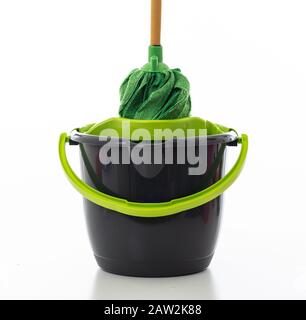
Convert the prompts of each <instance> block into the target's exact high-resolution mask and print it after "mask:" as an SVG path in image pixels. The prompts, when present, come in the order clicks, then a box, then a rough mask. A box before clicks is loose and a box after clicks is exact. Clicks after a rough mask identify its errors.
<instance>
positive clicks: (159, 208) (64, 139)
mask: <svg viewBox="0 0 306 320" xmlns="http://www.w3.org/2000/svg"><path fill="white" fill-rule="evenodd" d="M68 142H69V137H68V135H67V134H66V133H62V134H61V136H60V139H59V157H60V161H61V164H62V167H63V169H64V171H65V173H66V175H67V178H68V180H69V181H70V183H71V184H72V185H73V186H74V188H75V189H76V190H77V191H79V193H80V194H81V195H82V196H83V197H84V198H86V199H87V200H89V201H91V202H93V203H95V204H97V205H99V206H102V207H104V208H107V209H110V210H113V211H117V212H120V213H123V214H125V215H128V216H134V217H142V218H159V217H166V216H170V215H174V214H177V213H180V212H183V211H187V210H190V209H193V208H196V207H199V206H201V205H203V204H205V203H208V202H209V201H211V200H213V199H215V198H217V197H219V196H220V195H221V194H223V193H224V192H225V191H226V190H227V189H228V188H229V187H230V186H231V185H232V184H233V183H234V182H235V181H236V179H237V178H238V176H239V175H240V173H241V171H242V169H243V166H244V163H245V160H246V157H247V153H248V136H247V135H246V134H242V135H241V138H239V139H238V142H239V143H240V144H241V151H240V155H239V157H238V159H237V161H236V163H235V164H234V166H233V168H232V169H231V170H230V171H229V172H228V173H227V174H226V175H225V176H224V177H223V178H222V179H220V180H219V181H218V182H216V183H215V184H213V185H212V186H210V187H209V188H207V189H205V190H202V191H200V192H198V193H195V194H192V195H190V196H187V197H183V198H179V199H175V200H172V201H169V202H162V203H140V202H129V201H127V200H125V199H121V198H116V197H113V196H110V195H107V194H105V193H102V192H100V191H97V190H96V189H94V188H92V187H90V186H89V185H87V184H86V183H84V182H83V181H82V180H81V179H80V178H79V177H78V176H77V175H76V174H75V173H74V171H73V170H72V168H71V167H70V165H69V163H68V160H67V155H66V143H68Z"/></svg>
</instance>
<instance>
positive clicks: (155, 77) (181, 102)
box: [119, 68, 191, 120]
mask: <svg viewBox="0 0 306 320" xmlns="http://www.w3.org/2000/svg"><path fill="white" fill-rule="evenodd" d="M189 91H190V84H189V81H188V79H187V78H186V77H185V76H184V75H183V74H182V73H181V71H180V70H179V69H169V68H165V69H164V70H162V71H159V72H151V71H146V70H144V69H136V70H133V71H132V72H131V73H130V74H129V76H128V77H127V78H126V79H125V80H124V82H123V83H122V85H121V87H120V101H121V105H120V110H119V114H120V116H121V117H122V118H128V119H139V120H166V119H180V118H186V117H189V116H190V111H191V99H190V93H189Z"/></svg>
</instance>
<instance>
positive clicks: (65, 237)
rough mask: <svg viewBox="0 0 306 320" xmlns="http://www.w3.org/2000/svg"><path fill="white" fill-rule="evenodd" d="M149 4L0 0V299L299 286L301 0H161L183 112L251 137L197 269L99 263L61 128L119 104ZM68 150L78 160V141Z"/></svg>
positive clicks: (285, 291) (234, 292)
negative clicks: (186, 272)
mask: <svg viewBox="0 0 306 320" xmlns="http://www.w3.org/2000/svg"><path fill="white" fill-rule="evenodd" d="M149 9H150V1H149V0H145V1H144V0H129V1H126V0H112V1H93V0H90V1H89V0H86V1H85V0H82V1H79V0H52V1H46V0H36V1H34V0H27V1H25V0H19V1H17V0H2V1H1V2H0V119H1V126H2V133H1V148H0V168H1V178H0V298H2V299H12V298H17V299H20V298H27V299H34V298H35V299H49V298H50V299H116V298H118V299H140V298H142V299H172V298H186V299H281V298H287V299H305V298H306V231H305V230H306V210H305V209H306V205H305V197H306V194H305V181H306V169H305V167H306V163H305V162H306V161H305V160H306V151H305V132H306V128H305V116H306V112H305V110H306V19H305V16H306V2H305V1H304V0H300V1H298V0H256V1H251V0H240V1H238V0H232V1H228V0H219V1H206V0H205V1H202V0H193V1H187V0H165V1H164V24H163V45H164V48H165V62H166V63H167V64H169V65H170V66H171V67H180V68H181V69H182V71H183V72H184V73H185V74H186V75H187V76H188V78H189V80H190V82H191V85H192V91H191V94H192V99H193V115H195V116H201V117H203V118H205V119H209V120H211V121H215V122H219V123H221V124H224V125H227V126H231V127H234V128H236V129H237V130H238V131H239V132H246V133H248V134H249V136H250V151H249V156H248V162H247V165H246V167H245V170H244V172H243V174H242V176H241V177H240V179H239V180H238V181H237V182H236V184H235V185H234V186H233V187H232V188H231V189H230V190H229V191H228V192H226V199H225V200H226V201H225V210H224V220H223V224H222V231H221V235H220V239H219V243H218V247H217V251H216V255H215V258H214V260H213V262H212V264H211V267H210V269H209V270H208V271H206V272H204V273H200V274H197V275H193V276H188V277H180V278H172V279H140V278H137V279H134V278H127V277H120V276H115V275H109V274H106V273H104V272H102V271H100V270H99V269H98V267H97V265H96V263H95V261H94V258H93V256H92V253H91V248H90V245H89V241H88V237H87V232H86V228H85V221H84V217H83V209H82V199H81V196H80V195H78V194H77V193H76V191H75V190H73V188H72V187H71V186H70V185H69V183H68V182H67V180H66V178H65V177H64V174H63V172H62V169H61V167H60V164H59V160H58V155H57V140H58V136H59V134H60V133H61V132H62V131H70V130H71V129H73V128H75V127H78V126H81V125H85V124H87V123H92V122H99V121H102V120H104V119H107V118H109V117H113V116H116V115H117V110H118V106H119V96H118V88H119V86H120V83H121V81H122V80H123V78H124V77H125V76H126V75H127V74H128V72H129V71H130V70H131V69H133V68H135V67H139V66H142V65H143V64H144V63H145V62H146V58H147V47H148V44H149ZM236 152H237V151H236V150H231V153H230V155H229V162H228V168H230V165H231V164H232V163H233V161H234V159H235V157H236V154H237V153H236ZM70 158H71V161H72V163H73V166H74V168H76V170H77V168H78V166H79V160H78V153H77V151H76V148H74V150H73V151H72V156H71V157H70Z"/></svg>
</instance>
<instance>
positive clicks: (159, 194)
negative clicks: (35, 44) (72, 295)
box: [59, 118, 248, 277]
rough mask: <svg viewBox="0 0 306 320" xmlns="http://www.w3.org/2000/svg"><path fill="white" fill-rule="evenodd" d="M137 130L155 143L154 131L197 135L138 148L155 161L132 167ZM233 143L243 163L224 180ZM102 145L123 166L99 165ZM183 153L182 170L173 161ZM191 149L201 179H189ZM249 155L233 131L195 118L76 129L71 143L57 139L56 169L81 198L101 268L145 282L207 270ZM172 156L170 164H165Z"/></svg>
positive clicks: (118, 122) (64, 137) (119, 121)
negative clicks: (71, 154) (70, 150)
mask: <svg viewBox="0 0 306 320" xmlns="http://www.w3.org/2000/svg"><path fill="white" fill-rule="evenodd" d="M124 121H128V122H129V126H130V127H129V129H130V132H129V134H128V135H127V133H126V132H125V131H124V129H122V128H123V126H124V124H123V122H124ZM141 128H145V129H147V130H148V131H149V132H150V134H151V136H152V137H153V136H154V135H153V131H154V130H156V129H163V130H164V129H169V128H170V129H171V130H172V132H173V131H174V130H176V129H177V128H180V129H182V130H183V132H184V133H187V131H188V130H189V129H194V135H193V136H190V135H189V134H188V138H186V136H185V138H184V139H183V138H182V137H179V138H175V139H173V137H172V138H171V139H170V138H169V137H167V134H166V135H165V136H164V139H162V140H160V139H158V140H156V139H151V140H150V141H142V144H141V147H142V148H144V150H145V148H147V149H148V148H149V149H150V152H149V153H148V154H149V157H150V159H149V160H152V161H151V162H150V161H149V162H150V163H148V164H135V162H134V161H133V159H131V158H132V155H133V150H134V151H135V150H136V151H137V152H136V153H138V154H140V153H139V152H138V150H137V148H139V146H140V143H139V141H135V140H134V139H133V138H131V137H133V133H134V132H135V131H136V130H138V129H141ZM200 129H202V130H203V129H205V130H207V132H206V133H207V134H206V135H201V134H200V133H199V132H200ZM112 130H113V131H112ZM114 132H117V133H118V135H117V136H115V134H114ZM101 133H102V135H101ZM130 133H132V135H130ZM109 137H112V139H109ZM182 139H183V140H184V141H183V142H184V143H182ZM190 139H192V141H193V143H191V144H189V140H190ZM136 140H137V139H136ZM67 142H70V144H72V145H74V144H75V145H79V148H80V154H81V167H82V180H81V179H79V178H78V177H77V176H76V175H75V174H74V172H73V171H72V169H71V167H70V166H69V163H68V161H67V157H66V154H65V144H66V143H67ZM238 144H241V145H242V147H241V152H240V156H239V158H238V160H237V162H236V164H235V165H234V167H233V168H232V169H231V170H230V171H229V173H228V174H227V175H225V176H224V167H225V157H226V149H227V147H228V146H237V145H238ZM106 145H108V147H111V148H112V150H113V148H117V149H116V150H117V151H118V155H119V159H121V162H120V163H117V164H115V163H107V161H103V160H105V158H106V157H107V154H103V153H102V152H101V150H102V149H101V148H103V147H106ZM157 147H160V149H157ZM182 148H184V151H183V153H185V162H183V163H182V161H179V160H178V159H179V157H178V154H180V155H182ZM191 148H193V150H192V153H193V154H195V155H197V156H198V157H205V158H206V159H205V160H207V161H205V169H206V170H204V171H203V172H201V174H197V175H190V169H191V168H192V167H193V168H194V167H195V164H193V165H191V164H190V163H189V162H188V161H187V158H188V152H189V151H191V150H189V149H191ZM247 148H248V140H247V136H246V135H242V136H241V138H238V137H237V135H236V134H233V130H230V129H228V128H225V127H223V126H219V125H215V124H213V123H210V122H208V121H205V120H202V119H199V118H186V119H180V120H169V121H167V120H163V121H139V120H126V119H110V120H108V121H105V122H102V123H99V124H94V125H89V126H86V127H84V128H81V129H78V130H75V131H73V132H72V135H71V136H70V137H67V135H66V134H62V135H61V138H60V150H59V152H60V158H61V163H62V165H63V168H64V170H65V172H66V174H67V177H68V178H69V180H70V182H71V183H72V184H73V185H74V187H75V188H76V189H77V190H78V191H79V192H80V193H81V194H82V195H83V196H84V207H85V215H86V222H87V227H88V232H89V236H90V240H91V244H92V248H93V252H94V255H95V257H96V260H97V263H98V265H99V266H100V267H101V268H102V269H103V270H105V271H108V272H111V273H116V274H120V275H128V276H145V277H169V276H179V275H186V274H191V273H196V272H200V271H203V270H205V269H206V268H207V267H208V266H209V264H210V262H211V259H212V257H213V254H214V250H215V245H216V241H217V237H218V232H219V227H220V221H221V213H222V194H223V192H224V191H225V190H226V189H227V188H228V187H229V186H230V185H231V184H232V183H233V182H234V181H235V180H236V179H237V177H238V176H239V173H240V172H241V170H242V167H243V164H244V162H245V158H246V155H247ZM157 150H159V152H160V155H161V161H160V162H158V164H156V163H155V162H154V160H155V155H156V152H157ZM160 150H161V151H160ZM203 150H205V152H203ZM143 152H145V151H143ZM169 154H172V162H168V161H167V159H168V158H167V155H169ZM122 158H125V159H129V160H130V161H128V162H129V163H127V164H122ZM151 163H152V164H151Z"/></svg>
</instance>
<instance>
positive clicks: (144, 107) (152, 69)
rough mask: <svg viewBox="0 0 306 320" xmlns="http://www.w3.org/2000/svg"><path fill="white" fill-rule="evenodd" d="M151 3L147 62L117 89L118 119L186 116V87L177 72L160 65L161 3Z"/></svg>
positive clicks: (185, 79)
mask: <svg viewBox="0 0 306 320" xmlns="http://www.w3.org/2000/svg"><path fill="white" fill-rule="evenodd" d="M151 1H152V18H151V23H152V26H151V46H150V48H149V63H148V64H146V65H145V66H144V67H143V68H141V69H135V70H133V71H132V72H131V73H130V74H129V75H128V77H127V78H126V79H125V80H124V82H123V83H122V85H121V87H120V109H119V114H120V116H121V117H122V118H129V119H139V120H166V119H180V118H186V117H189V116H190V111H191V99H190V93H189V91H190V85H189V81H188V80H187V78H186V77H185V76H184V75H183V74H182V73H181V71H180V70H179V69H169V67H168V66H167V65H165V64H164V63H163V49H162V47H161V45H160V33H161V2H162V1H161V0H151Z"/></svg>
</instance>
